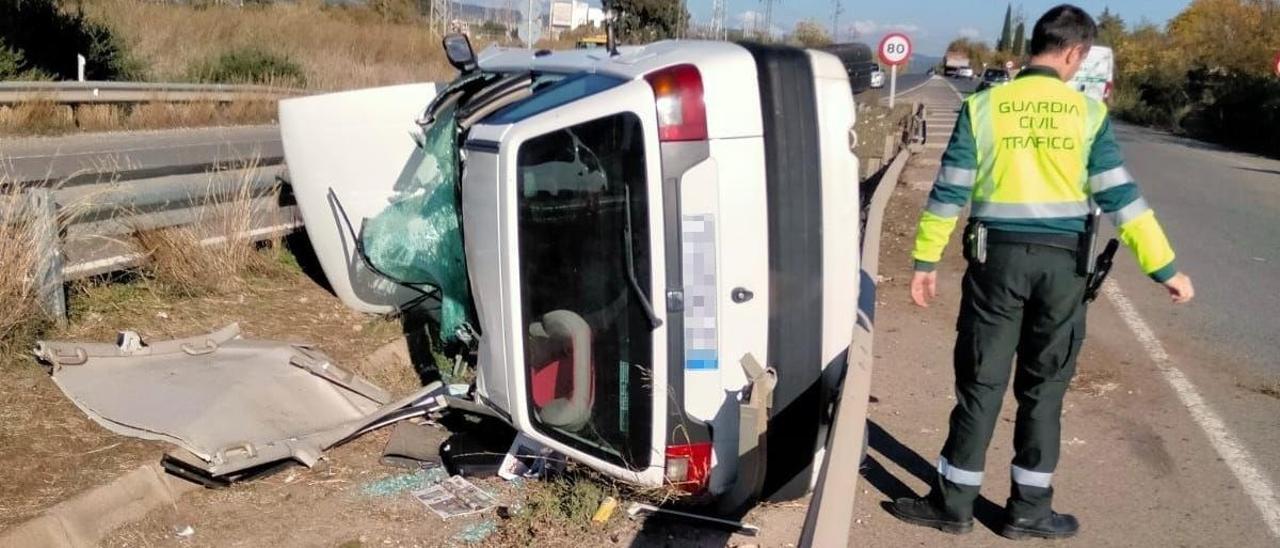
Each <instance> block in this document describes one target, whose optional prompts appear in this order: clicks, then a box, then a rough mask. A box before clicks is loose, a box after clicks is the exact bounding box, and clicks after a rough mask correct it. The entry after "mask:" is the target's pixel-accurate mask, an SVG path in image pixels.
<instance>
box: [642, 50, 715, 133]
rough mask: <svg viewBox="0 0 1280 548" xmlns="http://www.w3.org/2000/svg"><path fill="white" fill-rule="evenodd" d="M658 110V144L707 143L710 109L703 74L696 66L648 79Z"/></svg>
mask: <svg viewBox="0 0 1280 548" xmlns="http://www.w3.org/2000/svg"><path fill="white" fill-rule="evenodd" d="M645 80H648V81H649V85H650V86H651V87H653V96H654V99H656V102H657V107H658V140H660V141H663V142H671V141H705V140H706V139H707V106H706V103H704V102H703V97H702V74H700V73H699V72H698V68H697V67H695V66H693V65H676V66H674V67H669V68H665V69H662V70H660V71H657V72H655V73H653V74H650V75H648V76H646V77H645Z"/></svg>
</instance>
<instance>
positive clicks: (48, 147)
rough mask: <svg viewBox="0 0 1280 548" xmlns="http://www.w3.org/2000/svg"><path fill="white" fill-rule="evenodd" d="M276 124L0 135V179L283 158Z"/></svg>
mask: <svg viewBox="0 0 1280 548" xmlns="http://www.w3.org/2000/svg"><path fill="white" fill-rule="evenodd" d="M283 156H284V153H283V151H282V149H281V145H280V129H279V128H277V127H276V126H240V127H213V128H192V129H177V130H161V131H135V132H112V133H86V134H77V135H67V136H62V137H29V138H4V139H0V182H2V183H30V184H40V183H47V184H56V185H74V184H83V183H93V182H98V180H99V179H101V178H102V177H108V178H110V177H118V176H119V175H121V174H126V173H127V177H128V178H139V177H158V176H162V175H174V174H180V173H200V172H203V171H205V170H206V169H208V168H210V167H215V166H221V165H230V164H236V163H243V162H247V161H256V162H259V163H260V164H264V165H265V164H276V163H280V162H281V161H282V160H283Z"/></svg>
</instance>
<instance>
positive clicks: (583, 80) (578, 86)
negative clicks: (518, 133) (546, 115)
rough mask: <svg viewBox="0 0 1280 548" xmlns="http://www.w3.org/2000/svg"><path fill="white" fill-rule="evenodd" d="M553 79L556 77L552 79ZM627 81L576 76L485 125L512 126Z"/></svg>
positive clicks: (495, 116)
mask: <svg viewBox="0 0 1280 548" xmlns="http://www.w3.org/2000/svg"><path fill="white" fill-rule="evenodd" d="M553 77H554V76H553ZM625 82H626V81H625V80H621V79H618V78H613V77H610V76H604V75H601V74H589V73H583V74H575V75H573V76H568V77H564V78H563V79H561V80H560V81H558V82H556V83H554V84H551V85H549V86H547V87H546V88H543V89H541V90H538V91H537V92H535V93H534V94H533V95H532V96H530V97H529V98H527V99H525V100H523V101H520V102H518V103H515V104H513V105H511V106H508V107H506V108H504V109H502V110H499V111H498V112H497V113H495V114H494V115H493V116H491V117H489V118H488V119H486V120H485V122H486V123H489V124H495V125H502V124H513V123H516V122H519V121H521V120H524V119H525V118H528V117H530V116H534V115H537V114H542V113H543V112H546V111H548V110H551V109H553V108H556V107H558V106H561V105H564V104H567V103H569V102H572V101H577V100H578V99H582V98H583V97H588V96H591V95H595V94H597V93H600V92H602V91H605V90H608V89H611V88H613V87H616V86H618V85H620V84H623V83H625Z"/></svg>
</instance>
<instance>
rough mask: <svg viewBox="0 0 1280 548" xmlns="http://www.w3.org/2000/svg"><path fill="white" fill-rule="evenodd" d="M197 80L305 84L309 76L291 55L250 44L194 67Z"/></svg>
mask: <svg viewBox="0 0 1280 548" xmlns="http://www.w3.org/2000/svg"><path fill="white" fill-rule="evenodd" d="M190 76H191V78H192V79H193V80H197V81H200V82H221V83H236V84H245V83H250V84H275V85H285V86H296V87H302V86H304V85H305V84H306V75H305V74H303V72H302V66H301V65H299V64H298V63H295V62H294V61H293V60H292V59H289V58H288V57H287V56H284V55H280V54H277V53H273V52H271V51H267V50H265V49H262V48H260V47H256V46H249V47H243V48H238V49H233V50H231V51H227V52H225V53H223V54H221V55H219V56H217V57H214V58H212V59H208V60H205V61H202V62H199V63H196V64H195V66H193V67H192V68H191V70H190Z"/></svg>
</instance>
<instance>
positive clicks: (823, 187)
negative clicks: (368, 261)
mask: <svg viewBox="0 0 1280 548" xmlns="http://www.w3.org/2000/svg"><path fill="white" fill-rule="evenodd" d="M478 64H479V69H480V70H481V71H483V72H486V73H495V74H520V73H531V74H535V75H551V76H554V77H556V78H560V77H562V79H561V80H558V81H556V83H554V84H551V85H550V86H548V87H546V88H545V89H542V88H538V91H534V92H533V94H532V96H530V97H528V98H527V99H523V100H521V101H519V102H516V103H514V104H511V105H509V106H506V107H504V108H503V109H502V110H499V111H497V112H494V113H492V114H490V115H487V117H485V118H483V119H481V120H480V121H479V122H478V123H476V124H475V125H473V126H470V127H469V128H468V129H467V130H466V132H465V134H464V135H462V137H460V138H459V146H460V147H461V148H462V151H463V153H462V158H463V159H462V176H461V182H460V187H461V210H460V211H461V217H462V225H463V234H464V236H463V239H464V244H465V251H466V261H467V268H468V272H469V277H470V284H471V294H472V296H473V300H474V305H475V311H476V315H477V320H478V324H479V325H477V326H476V327H477V330H478V332H479V333H480V335H479V344H478V349H477V366H476V368H477V369H476V371H477V378H476V385H475V391H474V397H475V400H476V401H477V402H478V403H481V404H483V405H485V406H487V407H489V408H490V409H492V410H493V411H494V412H495V413H496V414H497V415H499V416H501V417H502V418H503V419H504V420H506V421H507V422H509V423H510V424H511V425H512V426H513V427H515V428H516V429H517V430H519V431H520V432H522V433H524V434H526V435H528V436H529V437H532V438H534V439H536V440H538V441H540V442H542V443H544V444H546V445H548V446H550V447H552V448H554V449H556V450H557V451H560V452H562V453H564V454H565V455H567V456H568V457H570V458H572V459H574V460H576V461H578V462H581V463H584V464H586V465H588V466H591V467H592V468H595V469H597V470H599V471H601V472H603V473H606V474H608V475H610V476H612V477H615V478H618V479H620V480H623V481H627V482H630V483H633V484H637V485H641V486H648V487H658V486H662V485H664V484H667V485H670V484H676V485H680V486H682V487H685V488H689V490H691V491H699V492H703V493H706V494H708V495H710V496H711V497H713V498H714V497H722V496H726V495H727V494H728V493H730V492H731V491H732V490H734V489H735V488H739V489H740V487H735V484H737V483H739V482H740V481H742V477H741V475H740V470H739V468H740V462H741V461H742V459H744V458H748V457H750V458H751V459H753V461H752V462H755V463H756V465H757V466H759V467H760V470H762V472H760V473H759V474H758V475H757V476H753V477H754V479H753V480H751V481H754V482H755V483H756V484H757V485H755V491H754V494H752V495H750V496H753V497H754V496H769V497H772V498H794V497H798V496H801V495H803V494H804V493H806V492H807V491H808V490H809V489H810V488H811V486H812V483H813V481H814V478H815V477H816V473H817V470H818V469H819V468H820V464H821V458H822V448H823V447H824V445H825V442H826V437H827V429H828V427H829V425H830V421H831V418H832V417H831V410H832V409H833V408H834V402H835V401H836V399H837V398H838V393H837V390H838V387H839V384H840V383H839V381H840V379H841V376H842V375H843V372H844V365H845V360H846V354H847V349H848V347H849V342H850V336H851V334H852V332H853V328H854V322H855V310H856V309H857V296H858V287H859V260H858V259H859V257H858V252H857V250H858V249H859V242H860V239H859V227H860V216H859V210H860V199H859V195H858V183H859V179H858V173H859V170H858V160H857V158H856V157H855V156H854V154H853V153H852V150H851V148H852V145H853V144H854V138H853V127H854V122H855V108H854V103H853V99H852V97H853V95H852V92H851V90H850V86H849V81H848V77H847V76H846V74H845V71H844V67H843V66H842V65H841V64H840V62H839V60H838V59H837V58H836V57H834V56H832V55H830V54H827V53H822V52H817V51H809V50H797V49H793V48H782V47H766V46H741V45H736V44H732V43H728V42H700V41H666V42H658V43H654V44H650V45H646V46H640V47H632V48H624V49H622V50H621V51H620V52H619V53H618V54H616V55H610V54H609V53H608V51H606V50H604V49H592V50H576V51H567V52H550V53H548V52H541V53H538V54H534V53H533V52H530V51H528V50H523V49H521V50H508V49H490V50H487V51H486V52H484V53H482V54H481V55H480V56H479V58H478ZM673 86H674V87H673ZM436 92H437V90H436V88H435V86H431V85H426V84H424V85H412V86H396V87H390V88H378V89H370V90H360V91H355V92H346V93H337V94H329V95H320V96H312V97H303V98H296V99H289V100H285V101H282V102H281V106H280V125H281V134H282V137H283V142H284V150H285V155H286V159H287V161H288V163H289V166H290V175H291V178H292V185H293V191H294V194H295V195H296V196H297V200H298V205H299V208H300V209H301V210H302V214H303V219H304V221H305V223H306V225H307V233H308V236H309V238H310V239H311V241H312V244H313V247H315V250H316V254H317V255H318V256H319V257H320V260H321V266H322V267H323V268H324V271H325V274H326V276H327V277H328V279H329V281H330V282H331V284H332V285H333V287H334V289H335V292H336V293H337V294H338V296H339V297H340V298H341V299H342V300H343V302H345V303H346V304H347V305H349V306H351V307H353V308H355V309H357V310H363V311H385V310H389V309H392V308H394V307H396V306H397V305H399V304H402V303H404V302H405V301H406V300H408V298H410V297H412V295H405V294H404V293H403V292H400V291H399V290H398V289H397V288H396V287H395V286H394V284H388V283H387V282H386V281H385V280H379V279H377V276H375V275H373V274H372V273H371V272H369V271H368V269H365V268H364V267H363V266H362V265H361V259H360V257H359V256H358V255H357V254H356V253H355V249H354V242H353V241H352V239H351V237H350V236H349V234H350V232H351V230H349V229H348V228H347V227H344V226H343V221H342V219H341V218H340V217H341V216H340V215H339V214H338V210H339V207H338V206H337V205H335V202H336V203H340V204H341V206H342V208H344V209H345V210H346V212H347V214H348V216H349V218H350V219H351V221H352V222H353V223H356V225H357V226H355V227H354V230H355V231H358V230H359V226H358V224H359V222H360V219H362V218H368V217H372V216H374V215H376V214H377V213H378V211H380V208H381V207H385V205H386V204H387V201H388V200H389V199H390V197H391V196H392V195H393V194H394V189H395V188H396V184H397V180H398V179H399V178H400V177H403V176H404V175H403V173H404V172H405V171H406V170H405V169H404V168H405V166H407V165H408V162H409V160H410V157H411V155H412V154H414V150H415V148H414V144H413V139H412V138H411V134H412V133H421V129H420V128H417V127H416V126H415V124H414V120H415V118H417V117H418V116H419V115H421V113H422V111H423V109H424V108H425V107H426V105H427V103H428V102H429V101H430V100H431V99H432V97H433V96H434V95H435V93H436ZM699 117H704V119H701V120H699V119H698V118H699ZM691 120H693V121H694V122H691ZM624 242H625V244H626V245H624ZM628 279H630V281H628ZM747 363H758V364H761V365H763V366H764V367H766V368H768V369H769V370H770V371H772V373H773V374H774V375H775V377H776V379H777V387H776V388H775V389H774V391H773V396H772V407H771V408H770V409H769V411H768V418H769V421H770V424H775V423H774V421H775V420H776V421H777V422H776V426H772V427H770V428H769V429H768V431H767V432H760V433H759V434H760V436H761V440H755V439H751V440H742V439H739V438H740V436H739V432H740V431H746V430H745V429H744V428H745V427H744V425H743V424H742V422H743V419H742V418H741V417H743V416H744V415H743V413H746V412H747V411H743V408H744V406H745V405H746V404H747V401H746V400H747V398H746V396H745V394H744V390H746V389H747V388H748V387H749V386H752V380H751V379H749V378H748V373H747V372H748V371H750V368H748V367H745V366H744V364H747ZM765 438H768V443H767V444H765V443H759V446H760V447H759V450H758V451H755V450H746V449H744V447H755V446H756V444H757V442H758V441H759V442H762V441H763V440H764V439H765ZM744 451H745V452H746V453H750V454H749V455H746V456H744ZM757 453H759V454H757ZM757 461H758V462H757ZM764 463H767V465H766V464H764ZM690 487H692V488H690Z"/></svg>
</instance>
